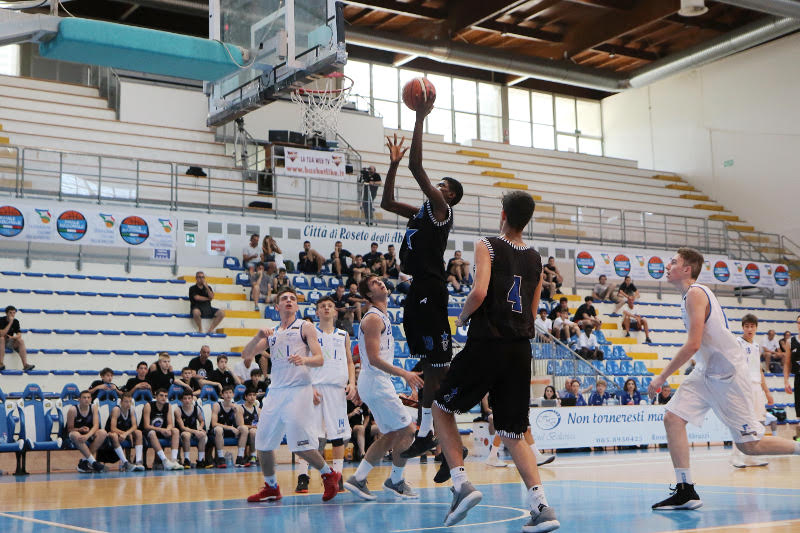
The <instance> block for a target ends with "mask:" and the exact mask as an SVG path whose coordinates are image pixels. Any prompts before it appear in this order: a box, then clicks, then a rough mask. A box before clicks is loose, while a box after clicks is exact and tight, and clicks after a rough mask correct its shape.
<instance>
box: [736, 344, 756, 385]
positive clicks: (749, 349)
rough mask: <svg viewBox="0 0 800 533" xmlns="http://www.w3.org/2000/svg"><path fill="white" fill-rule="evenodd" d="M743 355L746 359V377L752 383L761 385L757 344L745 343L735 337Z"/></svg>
mask: <svg viewBox="0 0 800 533" xmlns="http://www.w3.org/2000/svg"><path fill="white" fill-rule="evenodd" d="M736 340H737V341H739V344H740V345H741V347H742V349H743V350H744V355H745V357H747V375H748V376H750V381H751V382H752V383H758V384H759V385H761V348H760V347H759V345H758V343H757V342H747V341H746V340H744V339H743V338H742V337H736Z"/></svg>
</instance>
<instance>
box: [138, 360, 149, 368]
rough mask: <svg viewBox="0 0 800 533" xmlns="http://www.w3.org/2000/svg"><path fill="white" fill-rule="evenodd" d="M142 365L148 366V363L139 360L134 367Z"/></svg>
mask: <svg viewBox="0 0 800 533" xmlns="http://www.w3.org/2000/svg"><path fill="white" fill-rule="evenodd" d="M142 365H144V366H146V367H147V368H150V365H148V364H147V362H146V361H139V363H138V364H137V365H136V369H137V370H138V369H139V367H140V366H142Z"/></svg>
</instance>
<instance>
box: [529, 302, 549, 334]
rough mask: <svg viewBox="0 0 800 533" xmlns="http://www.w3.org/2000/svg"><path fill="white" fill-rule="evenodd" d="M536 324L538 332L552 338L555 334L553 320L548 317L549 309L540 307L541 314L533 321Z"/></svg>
mask: <svg viewBox="0 0 800 533" xmlns="http://www.w3.org/2000/svg"><path fill="white" fill-rule="evenodd" d="M533 323H534V325H535V326H536V332H537V333H539V334H540V335H543V336H545V337H546V338H550V337H552V335H553V321H552V320H550V319H549V318H547V309H545V308H544V307H542V308H541V309H539V316H538V317H537V318H536V320H534V321H533Z"/></svg>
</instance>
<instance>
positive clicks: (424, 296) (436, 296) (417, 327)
mask: <svg viewBox="0 0 800 533" xmlns="http://www.w3.org/2000/svg"><path fill="white" fill-rule="evenodd" d="M449 297H450V296H449V294H448V293H447V286H446V285H445V283H444V282H443V281H440V280H436V279H422V280H416V279H415V280H413V281H412V282H411V288H410V289H409V291H408V295H407V296H406V299H405V303H404V304H403V329H404V330H405V334H406V340H407V341H408V351H409V353H410V354H411V357H419V358H422V359H423V360H424V362H425V363H426V364H427V365H430V366H437V367H446V366H447V365H448V364H450V360H451V359H452V358H453V343H452V339H451V338H450V321H449V319H448V316H447V301H448V299H449Z"/></svg>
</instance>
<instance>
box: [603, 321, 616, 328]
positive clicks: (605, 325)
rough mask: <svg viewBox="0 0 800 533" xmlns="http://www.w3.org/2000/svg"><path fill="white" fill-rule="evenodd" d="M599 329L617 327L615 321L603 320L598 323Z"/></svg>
mask: <svg viewBox="0 0 800 533" xmlns="http://www.w3.org/2000/svg"><path fill="white" fill-rule="evenodd" d="M600 329H619V326H618V325H617V323H616V322H603V323H602V324H600Z"/></svg>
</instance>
